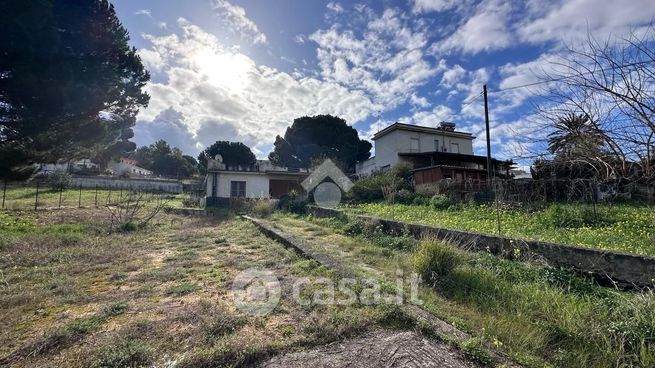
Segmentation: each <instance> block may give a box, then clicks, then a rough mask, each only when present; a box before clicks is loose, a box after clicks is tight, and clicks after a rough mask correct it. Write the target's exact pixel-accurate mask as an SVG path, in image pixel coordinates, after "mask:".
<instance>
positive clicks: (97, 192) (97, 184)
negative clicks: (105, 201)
mask: <svg viewBox="0 0 655 368" xmlns="http://www.w3.org/2000/svg"><path fill="white" fill-rule="evenodd" d="M96 207H98V184H96Z"/></svg>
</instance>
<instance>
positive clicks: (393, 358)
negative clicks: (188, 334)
mask: <svg viewBox="0 0 655 368" xmlns="http://www.w3.org/2000/svg"><path fill="white" fill-rule="evenodd" d="M261 367H266V368H278V367H279V368H282V367H285V368H286V367H289V368H296V367H297V368H300V367H303V368H304V367H312V368H319V367H349V368H364V367H385V368H392V367H426V368H428V367H440V368H468V367H477V365H475V364H473V363H470V362H468V361H467V359H466V358H464V357H463V356H462V353H461V352H459V351H458V350H457V349H455V348H453V347H451V346H449V345H446V344H445V343H442V342H438V341H435V340H431V339H427V338H425V337H422V336H420V335H418V334H416V333H415V332H412V331H406V332H397V331H388V330H376V331H372V332H370V333H367V334H365V335H363V336H360V337H357V338H354V339H349V340H344V341H340V342H335V343H332V344H329V345H325V346H321V347H318V348H314V349H311V350H307V351H303V352H299V353H291V354H286V355H283V356H278V357H275V358H273V359H271V360H269V361H267V362H265V363H264V364H262V365H261Z"/></svg>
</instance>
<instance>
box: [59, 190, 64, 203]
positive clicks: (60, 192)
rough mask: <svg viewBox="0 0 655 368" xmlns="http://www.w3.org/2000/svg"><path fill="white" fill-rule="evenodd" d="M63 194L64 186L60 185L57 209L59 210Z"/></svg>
mask: <svg viewBox="0 0 655 368" xmlns="http://www.w3.org/2000/svg"><path fill="white" fill-rule="evenodd" d="M63 192H64V186H63V185H60V186H59V208H61V195H62V193H63Z"/></svg>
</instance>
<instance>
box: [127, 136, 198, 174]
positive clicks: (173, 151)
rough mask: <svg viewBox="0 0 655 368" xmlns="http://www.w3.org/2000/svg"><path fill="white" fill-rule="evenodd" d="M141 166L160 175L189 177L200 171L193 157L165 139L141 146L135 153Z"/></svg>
mask: <svg viewBox="0 0 655 368" xmlns="http://www.w3.org/2000/svg"><path fill="white" fill-rule="evenodd" d="M134 158H135V159H136V161H137V163H138V164H139V166H141V167H143V168H145V169H148V170H150V171H152V172H153V173H155V174H156V175H160V176H167V177H175V178H187V177H190V176H193V175H195V174H197V173H198V169H197V167H196V162H195V160H194V159H193V157H191V156H188V155H184V154H183V153H182V151H181V150H180V149H179V148H177V147H171V146H170V145H169V144H168V143H167V142H166V141H165V140H163V139H160V140H158V141H157V142H155V143H153V144H151V145H149V146H143V147H139V149H137V150H136V154H135V155H134Z"/></svg>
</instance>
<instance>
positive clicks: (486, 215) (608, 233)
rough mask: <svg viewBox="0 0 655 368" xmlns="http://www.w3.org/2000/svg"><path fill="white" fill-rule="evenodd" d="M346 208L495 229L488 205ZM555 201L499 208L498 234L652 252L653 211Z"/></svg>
mask: <svg viewBox="0 0 655 368" xmlns="http://www.w3.org/2000/svg"><path fill="white" fill-rule="evenodd" d="M344 209H345V210H346V211H348V212H349V213H355V214H366V215H372V216H377V217H382V218H389V219H395V220H397V221H405V222H413V223H422V224H426V225H432V226H438V227H444V228H449V229H456V230H466V231H474V232H481V233H489V234H496V233H497V231H496V208H495V207H494V206H493V205H486V204H481V205H476V204H465V205H459V206H455V207H451V208H449V209H446V210H438V209H435V208H434V207H432V206H428V205H402V204H395V205H390V204H387V203H369V204H360V205H354V206H347V207H344ZM597 213H598V217H597V218H594V217H592V215H591V214H592V208H591V206H589V205H576V204H556V205H551V206H550V207H549V208H547V209H545V210H540V211H534V212H528V211H522V210H518V209H512V208H501V209H500V220H501V221H500V222H501V235H503V236H510V237H516V238H522V239H529V240H541V241H548V242H555V243H561V244H569V245H577V246H581V247H591V248H600V249H609V250H618V251H624V252H629V253H634V254H640V255H650V256H655V211H653V209H652V208H650V207H647V206H643V205H635V204H614V205H598V208H597Z"/></svg>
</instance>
